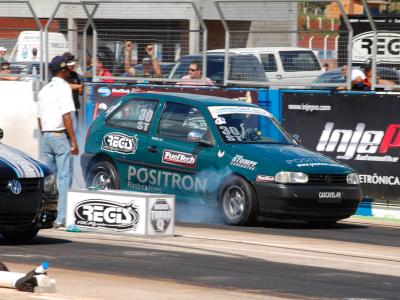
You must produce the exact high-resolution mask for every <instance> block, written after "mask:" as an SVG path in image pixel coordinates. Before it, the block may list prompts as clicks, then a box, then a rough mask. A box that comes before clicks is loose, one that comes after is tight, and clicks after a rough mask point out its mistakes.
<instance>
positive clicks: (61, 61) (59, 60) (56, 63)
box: [49, 55, 67, 72]
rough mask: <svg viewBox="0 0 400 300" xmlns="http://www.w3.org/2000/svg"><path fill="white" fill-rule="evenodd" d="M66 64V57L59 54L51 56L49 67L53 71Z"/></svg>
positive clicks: (62, 67)
mask: <svg viewBox="0 0 400 300" xmlns="http://www.w3.org/2000/svg"><path fill="white" fill-rule="evenodd" d="M66 66H67V61H66V59H65V58H64V57H63V56H60V55H57V56H55V57H53V59H52V60H51V62H50V64H49V68H50V69H51V71H53V72H57V71H60V70H62V69H64V68H65V67H66Z"/></svg>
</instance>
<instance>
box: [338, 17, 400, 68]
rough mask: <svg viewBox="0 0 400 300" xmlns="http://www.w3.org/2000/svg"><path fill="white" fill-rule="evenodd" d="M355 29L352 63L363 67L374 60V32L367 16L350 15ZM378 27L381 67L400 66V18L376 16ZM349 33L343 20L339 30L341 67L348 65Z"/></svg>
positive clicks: (377, 54) (378, 49)
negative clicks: (370, 60)
mask: <svg viewBox="0 0 400 300" xmlns="http://www.w3.org/2000/svg"><path fill="white" fill-rule="evenodd" d="M348 18H349V21H350V23H351V25H352V27H353V30H354V35H353V40H352V45H353V49H352V61H353V63H354V64H355V65H359V66H360V65H363V64H364V63H365V62H366V61H368V60H369V59H371V58H372V50H373V49H372V45H373V31H372V28H371V25H370V24H369V20H368V18H367V17H366V16H365V15H362V16H360V15H349V16H348ZM374 22H375V25H376V27H377V46H376V60H377V62H378V64H379V65H380V66H387V67H391V68H393V67H394V66H397V67H398V66H400V61H399V55H400V33H399V30H400V17H399V16H398V15H393V16H374ZM347 43H348V32H347V29H346V26H345V23H344V22H343V20H342V21H341V24H340V28H339V65H340V66H341V65H344V64H347Z"/></svg>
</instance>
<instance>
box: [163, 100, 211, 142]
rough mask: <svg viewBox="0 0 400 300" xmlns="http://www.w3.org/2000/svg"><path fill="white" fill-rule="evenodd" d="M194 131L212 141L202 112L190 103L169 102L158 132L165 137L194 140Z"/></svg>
mask: <svg viewBox="0 0 400 300" xmlns="http://www.w3.org/2000/svg"><path fill="white" fill-rule="evenodd" d="M189 133H190V134H189ZM193 133H195V135H196V136H199V135H200V136H202V139H203V140H206V141H211V137H210V131H209V128H208V126H207V122H206V120H205V118H204V116H203V114H202V112H201V111H200V110H198V109H197V108H195V107H193V106H190V105H185V104H180V103H172V102H169V103H167V104H166V106H165V109H164V111H163V113H162V115H161V119H160V124H159V127H158V134H159V135H160V136H161V137H164V138H172V139H177V140H182V141H187V142H192V137H193Z"/></svg>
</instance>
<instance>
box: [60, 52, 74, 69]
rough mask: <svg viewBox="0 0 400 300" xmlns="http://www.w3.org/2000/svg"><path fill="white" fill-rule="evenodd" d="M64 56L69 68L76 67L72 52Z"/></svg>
mask: <svg viewBox="0 0 400 300" xmlns="http://www.w3.org/2000/svg"><path fill="white" fill-rule="evenodd" d="M62 56H63V57H64V59H65V60H66V62H67V66H73V65H75V56H74V55H73V54H72V53H71V52H65V53H64V54H63V55H62Z"/></svg>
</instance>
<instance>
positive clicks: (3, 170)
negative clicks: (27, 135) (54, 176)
mask: <svg viewBox="0 0 400 300" xmlns="http://www.w3.org/2000/svg"><path fill="white" fill-rule="evenodd" d="M50 173H51V172H50V170H49V168H47V167H46V166H45V165H44V164H42V163H40V162H38V161H36V160H34V159H32V158H30V157H29V156H28V155H26V154H25V153H23V152H21V151H19V150H17V149H15V148H12V147H10V146H7V145H4V144H1V143H0V178H3V179H8V178H35V177H45V176H47V175H49V174H50Z"/></svg>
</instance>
